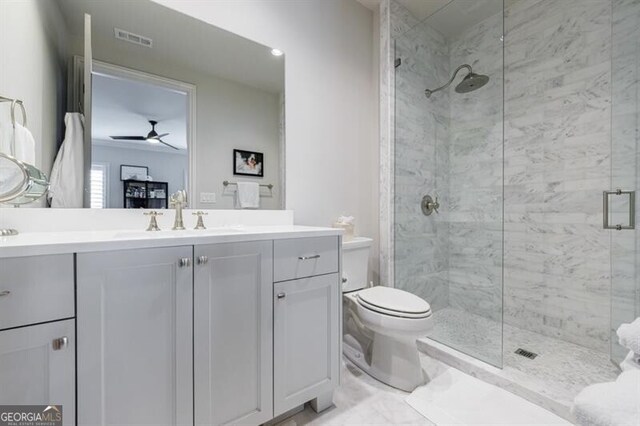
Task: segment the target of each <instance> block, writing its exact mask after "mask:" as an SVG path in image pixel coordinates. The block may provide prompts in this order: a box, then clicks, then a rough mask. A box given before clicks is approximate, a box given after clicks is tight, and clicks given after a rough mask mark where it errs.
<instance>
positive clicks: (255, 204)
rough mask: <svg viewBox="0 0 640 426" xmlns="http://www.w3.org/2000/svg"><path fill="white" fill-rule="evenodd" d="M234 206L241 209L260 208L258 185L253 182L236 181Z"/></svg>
mask: <svg viewBox="0 0 640 426" xmlns="http://www.w3.org/2000/svg"><path fill="white" fill-rule="evenodd" d="M236 207H239V208H241V209H257V208H260V185H259V184H257V183H255V182H238V190H237V191H236Z"/></svg>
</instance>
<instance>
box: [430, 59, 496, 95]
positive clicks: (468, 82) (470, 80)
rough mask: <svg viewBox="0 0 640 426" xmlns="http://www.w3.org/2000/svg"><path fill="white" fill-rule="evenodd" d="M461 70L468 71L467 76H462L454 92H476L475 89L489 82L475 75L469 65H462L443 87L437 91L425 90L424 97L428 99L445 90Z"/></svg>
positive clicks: (487, 78)
mask: <svg viewBox="0 0 640 426" xmlns="http://www.w3.org/2000/svg"><path fill="white" fill-rule="evenodd" d="M462 68H467V69H468V70H469V74H467V75H466V76H464V78H463V79H462V81H461V82H460V83H459V84H458V85H457V86H456V88H455V91H456V92H457V93H469V92H473V91H474V90H477V89H479V88H481V87H482V86H484V85H485V84H487V83H488V82H489V77H488V76H486V75H482V74H476V73H474V72H473V70H472V69H471V65H467V64H464V65H460V66H459V67H458V68H456V70H455V71H454V72H453V75H452V76H451V79H450V80H449V82H448V83H447V84H445V85H444V86H440V87H438V88H437V89H426V90H425V91H424V94H425V96H426V97H427V98H430V97H431V95H433V94H434V93H435V92H438V91H440V90H443V89H446V88H447V87H449V86H450V85H451V83H453V80H454V79H455V78H456V75H458V72H459V71H460V70H461V69H462Z"/></svg>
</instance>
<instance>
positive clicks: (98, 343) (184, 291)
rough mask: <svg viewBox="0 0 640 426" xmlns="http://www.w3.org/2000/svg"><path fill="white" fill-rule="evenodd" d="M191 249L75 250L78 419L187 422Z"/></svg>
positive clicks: (190, 402) (88, 421)
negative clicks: (92, 251)
mask: <svg viewBox="0 0 640 426" xmlns="http://www.w3.org/2000/svg"><path fill="white" fill-rule="evenodd" d="M192 253H193V247H192V246H184V247H167V248H149V249H141V250H122V251H110V252H96V253H80V254H78V255H77V290H76V291H77V305H78V309H77V321H78V323H77V324H78V326H77V331H78V367H77V368H78V422H79V423H80V424H82V425H87V424H102V425H115V424H129V425H143V424H145V425H174V424H175V425H189V424H193V368H192V367H193V357H192V353H193V352H192V348H193V346H192V345H193V335H192V323H193V318H192V313H193V306H192V305H193V279H192V273H193V270H192V262H191V259H192Z"/></svg>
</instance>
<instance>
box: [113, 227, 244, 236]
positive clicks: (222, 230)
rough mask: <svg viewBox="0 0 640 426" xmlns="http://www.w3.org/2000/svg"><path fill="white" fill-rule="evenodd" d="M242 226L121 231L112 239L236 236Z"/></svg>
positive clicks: (241, 230) (241, 229)
mask: <svg viewBox="0 0 640 426" xmlns="http://www.w3.org/2000/svg"><path fill="white" fill-rule="evenodd" d="M245 231H246V229H245V227H243V226H219V227H215V228H207V229H184V230H181V231H173V230H171V229H167V230H161V231H122V232H117V233H115V234H114V235H113V237H114V238H171V237H197V236H199V235H200V236H206V235H222V234H238V233H241V232H245Z"/></svg>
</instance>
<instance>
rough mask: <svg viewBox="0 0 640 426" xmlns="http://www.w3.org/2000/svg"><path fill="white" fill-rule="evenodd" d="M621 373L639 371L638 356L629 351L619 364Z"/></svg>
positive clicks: (639, 362) (639, 356)
mask: <svg viewBox="0 0 640 426" xmlns="http://www.w3.org/2000/svg"><path fill="white" fill-rule="evenodd" d="M620 368H621V369H622V371H629V370H636V369H640V355H638V354H636V353H634V352H633V351H629V353H628V354H627V356H626V357H625V359H624V360H623V361H622V362H621V363H620Z"/></svg>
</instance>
